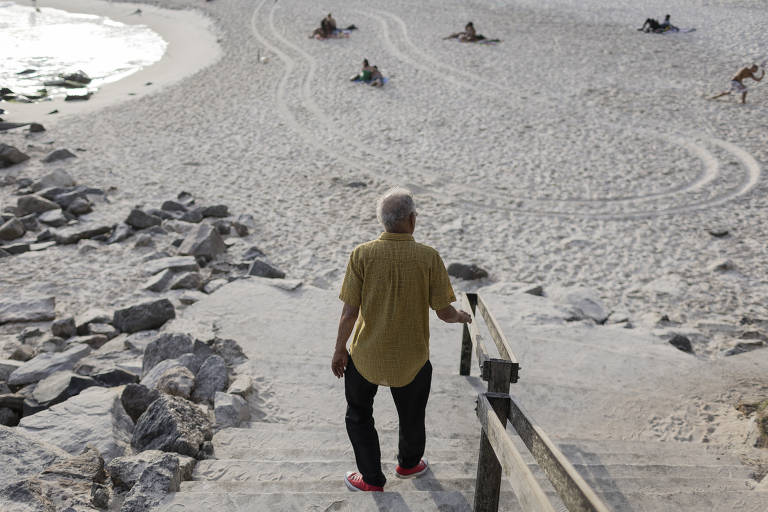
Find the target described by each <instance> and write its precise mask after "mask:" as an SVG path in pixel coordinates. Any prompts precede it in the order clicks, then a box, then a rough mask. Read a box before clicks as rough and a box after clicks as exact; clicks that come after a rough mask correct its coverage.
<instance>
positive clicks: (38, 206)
mask: <svg viewBox="0 0 768 512" xmlns="http://www.w3.org/2000/svg"><path fill="white" fill-rule="evenodd" d="M58 209H59V205H58V204H56V203H54V202H53V201H49V200H48V199H46V198H44V197H40V196H36V195H33V194H30V195H26V196H21V197H20V198H18V199H17V200H16V211H17V213H18V216H19V217H24V216H25V215H29V214H30V213H43V212H47V211H50V210H58Z"/></svg>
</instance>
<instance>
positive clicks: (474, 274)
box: [448, 263, 488, 281]
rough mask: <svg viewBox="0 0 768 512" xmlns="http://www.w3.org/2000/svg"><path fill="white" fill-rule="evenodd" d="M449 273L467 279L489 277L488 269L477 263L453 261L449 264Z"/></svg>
mask: <svg viewBox="0 0 768 512" xmlns="http://www.w3.org/2000/svg"><path fill="white" fill-rule="evenodd" d="M448 275H449V276H453V277H458V278H459V279H464V280H465V281H474V280H476V279H483V278H486V277H488V271H487V270H485V269H482V268H480V267H478V266H477V265H475V264H471V265H466V264H464V263H451V264H450V265H448Z"/></svg>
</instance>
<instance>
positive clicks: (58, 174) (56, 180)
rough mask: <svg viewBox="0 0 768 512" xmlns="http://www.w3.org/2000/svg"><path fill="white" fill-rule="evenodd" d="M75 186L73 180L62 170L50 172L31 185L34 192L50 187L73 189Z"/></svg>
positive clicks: (75, 183)
mask: <svg viewBox="0 0 768 512" xmlns="http://www.w3.org/2000/svg"><path fill="white" fill-rule="evenodd" d="M75 185H77V182H76V181H75V179H74V178H73V177H72V176H71V175H70V174H69V173H68V172H67V171H65V170H64V169H56V170H55V171H51V172H49V173H48V174H46V175H45V176H43V177H42V178H40V180H39V181H38V182H37V183H35V184H34V185H33V189H35V190H43V189H46V188H51V187H74V186H75Z"/></svg>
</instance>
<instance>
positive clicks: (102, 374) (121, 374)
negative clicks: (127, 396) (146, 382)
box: [91, 368, 139, 388]
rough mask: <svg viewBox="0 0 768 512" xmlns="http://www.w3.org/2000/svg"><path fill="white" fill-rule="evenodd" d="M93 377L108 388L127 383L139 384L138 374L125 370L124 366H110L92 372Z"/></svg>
mask: <svg viewBox="0 0 768 512" xmlns="http://www.w3.org/2000/svg"><path fill="white" fill-rule="evenodd" d="M91 377H92V378H93V380H95V381H96V382H98V383H99V385H101V386H105V387H108V388H114V387H117V386H125V385H126V384H137V383H138V382H139V376H138V375H136V374H135V373H133V372H129V371H127V370H123V369H122V368H110V369H107V370H101V371H99V372H96V373H93V374H91Z"/></svg>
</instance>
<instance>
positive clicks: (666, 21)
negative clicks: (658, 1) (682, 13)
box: [659, 14, 680, 32]
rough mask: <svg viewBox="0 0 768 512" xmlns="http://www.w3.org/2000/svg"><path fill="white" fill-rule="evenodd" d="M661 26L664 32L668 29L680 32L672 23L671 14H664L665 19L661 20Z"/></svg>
mask: <svg viewBox="0 0 768 512" xmlns="http://www.w3.org/2000/svg"><path fill="white" fill-rule="evenodd" d="M659 28H660V29H661V31H662V32H667V31H672V32H679V31H680V29H679V28H677V27H676V26H674V25H673V24H672V23H670V21H669V14H667V15H666V16H664V21H662V22H661V24H660V25H659Z"/></svg>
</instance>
